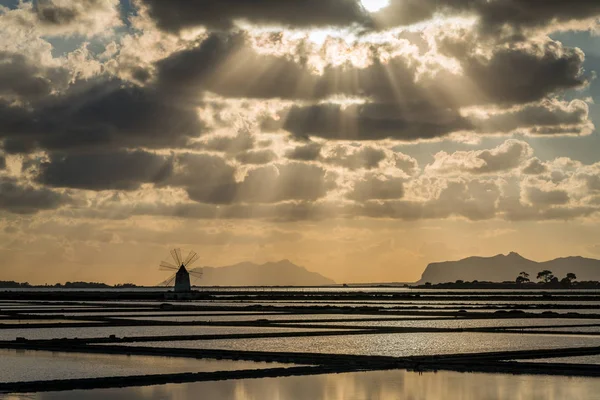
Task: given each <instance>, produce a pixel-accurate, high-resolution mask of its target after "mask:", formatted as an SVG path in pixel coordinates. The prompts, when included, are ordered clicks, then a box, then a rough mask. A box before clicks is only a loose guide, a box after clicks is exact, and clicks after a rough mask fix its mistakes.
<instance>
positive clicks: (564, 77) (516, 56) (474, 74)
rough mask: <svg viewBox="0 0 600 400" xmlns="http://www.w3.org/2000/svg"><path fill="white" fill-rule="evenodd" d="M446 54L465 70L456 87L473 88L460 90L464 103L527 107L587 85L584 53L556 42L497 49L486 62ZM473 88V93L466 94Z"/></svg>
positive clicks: (450, 51)
mask: <svg viewBox="0 0 600 400" xmlns="http://www.w3.org/2000/svg"><path fill="white" fill-rule="evenodd" d="M463 45H468V42H465V43H463ZM444 50H445V49H442V51H444ZM447 52H448V53H449V54H450V55H452V56H454V57H456V58H457V59H458V60H460V62H461V64H462V67H463V69H464V77H465V78H464V79H463V80H459V81H458V82H456V83H458V84H464V83H469V82H471V85H472V86H473V87H471V88H469V86H467V87H463V88H462V93H463V95H464V96H465V102H466V103H468V102H472V103H473V104H484V103H485V100H486V99H487V100H488V101H489V102H490V103H494V104H522V103H529V102H532V101H536V100H540V99H543V98H544V97H546V96H547V95H549V94H551V93H554V92H558V91H564V90H567V89H572V88H577V87H582V86H584V85H585V84H587V82H588V81H587V78H586V77H585V76H583V61H584V58H585V56H584V54H583V52H582V51H581V50H579V49H572V48H565V47H563V46H562V44H560V43H559V42H555V41H547V42H544V43H541V44H537V43H534V44H531V45H528V46H516V45H515V46H511V47H506V48H503V47H500V48H498V49H495V51H494V53H493V55H492V56H491V58H490V59H489V60H486V59H485V58H483V59H482V58H481V57H479V56H477V55H476V54H468V53H466V54H465V53H464V52H463V51H462V49H461V50H459V51H456V50H454V49H453V50H449V51H447ZM455 88H456V89H457V90H458V89H459V87H455ZM475 88H476V89H478V90H477V91H476V92H469V91H468V90H466V91H465V89H475ZM479 92H481V95H480V94H479ZM480 96H483V97H482V98H479V97H480Z"/></svg>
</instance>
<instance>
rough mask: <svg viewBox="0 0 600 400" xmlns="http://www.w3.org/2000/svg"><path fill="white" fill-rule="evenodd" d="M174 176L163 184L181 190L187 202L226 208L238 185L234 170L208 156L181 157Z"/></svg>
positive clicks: (221, 159)
mask: <svg viewBox="0 0 600 400" xmlns="http://www.w3.org/2000/svg"><path fill="white" fill-rule="evenodd" d="M176 164H177V165H176V172H175V174H174V175H173V176H172V177H171V178H170V179H169V180H168V181H167V182H165V184H168V185H171V186H175V187H183V188H184V189H185V190H186V191H187V193H188V196H189V198H190V199H191V200H194V201H197V202H199V203H211V204H227V203H231V202H232V201H234V199H235V196H236V192H237V187H238V183H237V182H236V180H235V168H234V167H232V166H231V165H229V164H227V162H225V160H224V159H223V158H221V157H217V156H213V155H208V154H182V155H179V156H178V157H177V160H176Z"/></svg>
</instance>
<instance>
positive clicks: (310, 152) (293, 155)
mask: <svg viewBox="0 0 600 400" xmlns="http://www.w3.org/2000/svg"><path fill="white" fill-rule="evenodd" d="M322 147H323V146H322V145H321V144H319V143H316V142H311V143H308V144H305V145H302V146H296V147H294V148H293V149H291V150H289V151H288V152H287V153H286V154H285V156H286V157H287V158H289V159H291V160H298V161H315V160H317V159H318V158H319V157H320V156H321V149H322Z"/></svg>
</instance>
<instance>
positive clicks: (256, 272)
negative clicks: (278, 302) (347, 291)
mask: <svg viewBox="0 0 600 400" xmlns="http://www.w3.org/2000/svg"><path fill="white" fill-rule="evenodd" d="M193 271H196V272H202V273H203V275H202V278H201V279H199V280H198V281H197V282H193V281H192V284H196V285H198V286H323V285H334V284H335V282H334V281H332V280H331V279H329V278H326V277H324V276H323V275H321V274H318V273H316V272H311V271H308V270H307V269H306V268H304V267H299V266H298V265H295V264H293V263H292V262H290V261H289V260H281V261H278V262H268V263H265V264H254V263H251V262H242V263H239V264H234V265H229V266H226V267H216V268H214V267H202V268H194V269H193Z"/></svg>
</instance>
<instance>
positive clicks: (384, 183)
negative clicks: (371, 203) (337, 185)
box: [346, 174, 404, 202]
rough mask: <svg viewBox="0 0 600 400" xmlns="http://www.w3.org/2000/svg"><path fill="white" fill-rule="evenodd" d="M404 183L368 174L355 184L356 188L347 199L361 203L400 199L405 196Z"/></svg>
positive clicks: (398, 179) (395, 179) (399, 180)
mask: <svg viewBox="0 0 600 400" xmlns="http://www.w3.org/2000/svg"><path fill="white" fill-rule="evenodd" d="M403 183H404V180H403V179H402V178H394V177H386V176H379V175H376V174H367V175H366V176H364V177H363V178H361V179H359V180H357V181H356V182H354V187H353V188H352V190H351V191H350V192H349V193H348V194H347V196H346V197H347V198H349V199H351V200H356V201H359V202H364V201H367V200H390V199H400V198H402V197H403V196H404V186H403Z"/></svg>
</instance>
